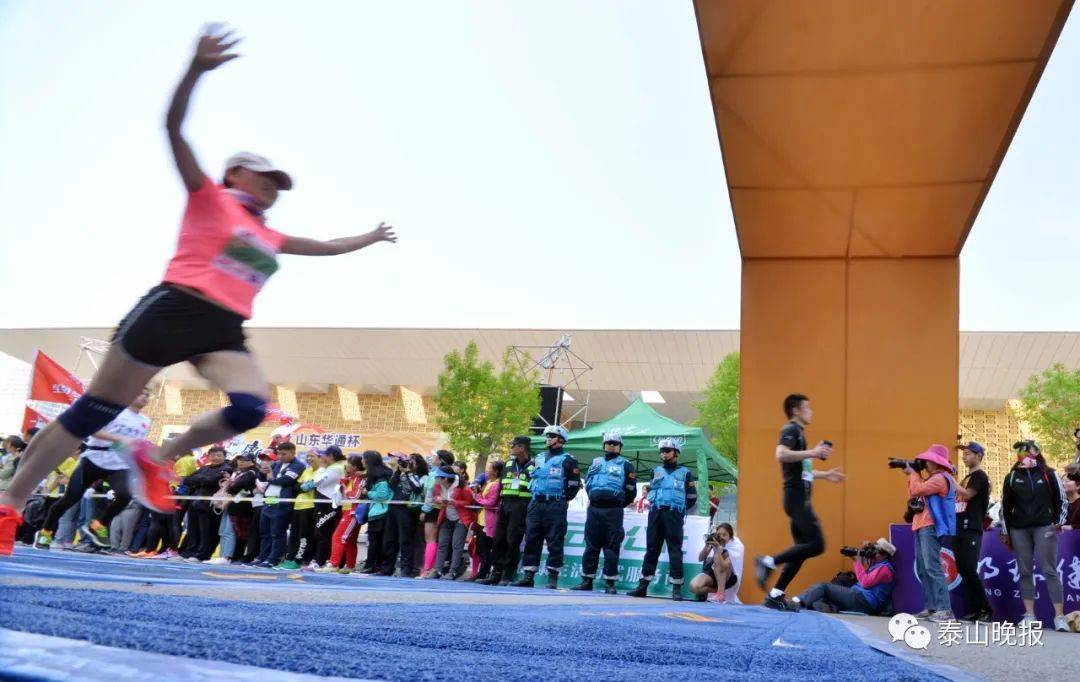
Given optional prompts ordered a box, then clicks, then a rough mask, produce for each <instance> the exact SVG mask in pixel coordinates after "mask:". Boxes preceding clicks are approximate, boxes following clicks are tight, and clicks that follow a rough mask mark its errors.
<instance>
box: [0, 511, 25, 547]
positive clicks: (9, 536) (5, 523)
mask: <svg viewBox="0 0 1080 682" xmlns="http://www.w3.org/2000/svg"><path fill="white" fill-rule="evenodd" d="M22 522H23V518H22V514H20V513H19V512H17V511H15V507H11V506H9V505H6V504H0V556H11V555H12V554H14V553H15V531H17V530H18V529H19V526H21V525H22Z"/></svg>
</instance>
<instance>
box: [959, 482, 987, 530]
mask: <svg viewBox="0 0 1080 682" xmlns="http://www.w3.org/2000/svg"><path fill="white" fill-rule="evenodd" d="M960 487H961V488H971V489H972V490H974V491H975V497H973V498H971V499H970V500H968V501H967V502H961V501H960V500H957V501H956V530H957V531H961V530H975V531H979V532H982V529H983V519H984V518H986V509H987V507H989V506H990V478H989V477H988V476H987V475H986V472H985V471H983V470H982V469H979V470H978V471H972V472H971V473H970V474H968V475H967V476H965V477H964V481H963V482H962V483H961V484H960Z"/></svg>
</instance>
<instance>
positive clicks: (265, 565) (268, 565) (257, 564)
mask: <svg viewBox="0 0 1080 682" xmlns="http://www.w3.org/2000/svg"><path fill="white" fill-rule="evenodd" d="M251 566H252V567H253V568H273V567H274V565H273V564H272V563H270V562H269V561H256V562H255V563H253V564H252V565H251Z"/></svg>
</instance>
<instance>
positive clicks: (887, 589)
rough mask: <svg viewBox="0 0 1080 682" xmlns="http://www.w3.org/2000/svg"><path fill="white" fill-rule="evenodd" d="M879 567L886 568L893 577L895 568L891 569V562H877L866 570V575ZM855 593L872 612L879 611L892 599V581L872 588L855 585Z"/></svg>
mask: <svg viewBox="0 0 1080 682" xmlns="http://www.w3.org/2000/svg"><path fill="white" fill-rule="evenodd" d="M881 566H887V567H888V568H889V570H890V571H891V572H892V574H893V576H895V575H896V568H894V567H893V565H892V562H891V561H879V562H877V563H876V564H873V565H872V566H870V567H869V568H867V569H866V572H867V573H873V572H874V571H876V570H877V569H878V568H880V567H881ZM855 591H856V592H858V593H859V594H861V595H862V596H863V598H864V599H866V603H867V604H869V605H870V608H872V609H874V611H880V610H881V609H883V608H885V605H886V604H888V603H889V600H890V599H891V598H892V591H893V584H892V581H889V582H887V583H878V584H877V585H874V586H873V587H863V586H862V585H860V584H858V583H856V584H855Z"/></svg>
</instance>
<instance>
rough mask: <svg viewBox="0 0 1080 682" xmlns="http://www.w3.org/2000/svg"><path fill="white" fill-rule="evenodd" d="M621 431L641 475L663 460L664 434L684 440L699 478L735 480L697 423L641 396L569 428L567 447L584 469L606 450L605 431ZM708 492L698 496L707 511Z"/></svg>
mask: <svg viewBox="0 0 1080 682" xmlns="http://www.w3.org/2000/svg"><path fill="white" fill-rule="evenodd" d="M616 430H617V431H618V432H619V433H621V434H622V439H623V448H622V454H623V456H624V457H626V458H627V459H629V460H630V461H631V462H633V463H634V466H635V467H636V469H637V472H638V477H639V478H640V479H642V480H645V477H646V476H649V475H650V472H651V471H652V469H653V467H655V466H656V465H658V464H660V451H659V447H658V444H659V442H660V439H661V438H677V439H679V441H680V442H681V443H682V451H681V452H682V454H681V456H680V461H681V462H682V463H683V464H684V465H685V466H688V467H690V468H691V469H693V470H695V472H696V475H697V478H698V480H699V481H705V480H708V481H717V482H721V483H734V482H735V481H736V479H737V478H738V471H737V470H736V469H735V465H734V464H732V463H731V462H730V461H729V460H728V459H727V458H726V457H724V456H723V455H721V454H720V453H719V452H717V451H716V448H714V447H713V446H712V443H710V442H709V440H708V439H707V438H706V437H705V434H704V433H703V432H702V430H701V428H700V427H698V426H687V425H685V424H680V423H679V422H677V421H675V420H673V419H668V418H667V417H665V416H664V415H662V414H660V413H659V412H657V411H656V410H654V409H653V408H651V407H649V405H647V404H645V402H644V401H643V400H641V399H640V398H638V399H637V400H635V401H634V402H632V403H631V404H630V405H629V406H628V407H627V408H626V409H625V410H623V411H622V412H620V413H619V414H617V415H615V416H614V417H612V418H611V419H608V420H607V421H605V422H600V423H599V424H592V425H591V426H587V427H585V428H583V429H578V430H576V431H571V432H570V439H569V440H568V441H567V442H566V449H567V450H568V451H569V452H570V453H571V454H573V455H574V456H575V457H576V458H577V459H578V461H579V462H580V463H581V467H582V473H584V469H585V468H587V467H588V466H589V464H591V463H592V460H593V458H594V457H596V456H598V455H599V454H600V453H602V452H603V451H604V434H605V433H607V432H609V431H616ZM532 447H533V450H534V451H537V452H538V451H540V450H543V449H544V447H545V445H544V438H543V436H533V438H532ZM708 510H709V496H708V495H701V496H700V498H699V499H698V511H699V512H700V513H701V514H708Z"/></svg>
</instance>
